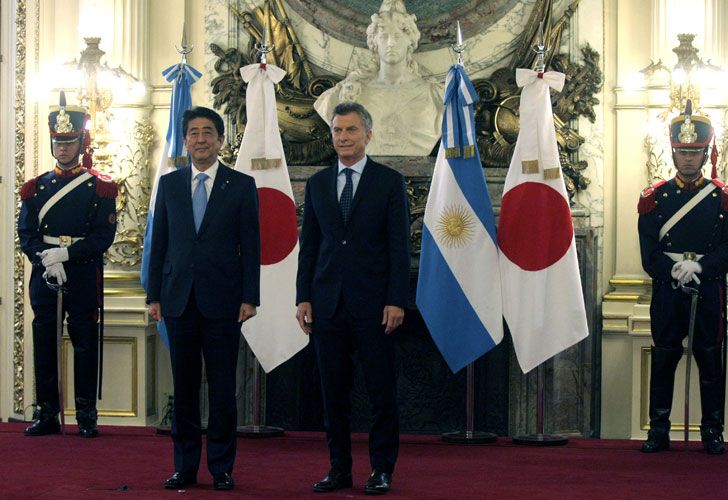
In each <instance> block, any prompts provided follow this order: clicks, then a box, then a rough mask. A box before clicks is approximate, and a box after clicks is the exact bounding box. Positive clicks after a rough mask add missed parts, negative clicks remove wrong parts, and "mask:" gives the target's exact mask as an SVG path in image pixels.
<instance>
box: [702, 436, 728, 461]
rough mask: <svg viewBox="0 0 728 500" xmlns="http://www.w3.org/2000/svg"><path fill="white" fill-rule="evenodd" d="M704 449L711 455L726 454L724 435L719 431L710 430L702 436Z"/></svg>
mask: <svg viewBox="0 0 728 500" xmlns="http://www.w3.org/2000/svg"><path fill="white" fill-rule="evenodd" d="M702 439H703V448H704V449H705V452H706V453H707V454H709V455H722V454H723V453H724V452H725V446H724V445H723V434H722V433H720V432H719V431H715V430H710V431H708V432H704V433H703V435H702Z"/></svg>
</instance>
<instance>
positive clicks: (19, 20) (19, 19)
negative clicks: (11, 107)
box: [13, 0, 38, 414]
mask: <svg viewBox="0 0 728 500" xmlns="http://www.w3.org/2000/svg"><path fill="white" fill-rule="evenodd" d="M37 11H38V9H36V12H37ZM15 16H16V21H15V23H16V24H15V36H16V40H15V42H16V45H15V179H14V180H15V185H14V189H13V195H14V198H15V219H14V220H17V219H18V216H19V213H20V186H22V185H23V183H24V182H25V120H26V114H25V81H26V77H25V64H26V59H25V55H26V48H27V41H26V29H27V23H26V4H25V0H17V4H16V10H15ZM36 26H37V24H36ZM36 45H37V44H36ZM13 234H14V252H13V260H14V273H13V279H14V292H15V296H16V297H25V255H24V254H23V252H22V250H21V249H20V241H19V239H18V233H17V228H16V229H15V230H14V232H13ZM24 307H25V301H24V300H16V301H15V309H14V313H13V330H14V335H13V413H16V414H22V413H23V410H24V407H25V382H24V376H25V370H24V368H25V311H24Z"/></svg>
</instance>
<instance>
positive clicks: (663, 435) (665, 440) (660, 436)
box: [642, 429, 670, 453]
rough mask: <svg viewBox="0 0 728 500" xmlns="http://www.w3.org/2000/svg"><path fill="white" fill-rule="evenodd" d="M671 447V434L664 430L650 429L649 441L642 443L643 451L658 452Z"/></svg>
mask: <svg viewBox="0 0 728 500" xmlns="http://www.w3.org/2000/svg"><path fill="white" fill-rule="evenodd" d="M669 449H670V434H669V433H668V432H665V431H663V430H656V429H650V430H649V431H648V432H647V441H645V442H644V443H642V452H643V453H657V452H658V451H665V450H669Z"/></svg>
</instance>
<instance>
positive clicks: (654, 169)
mask: <svg viewBox="0 0 728 500" xmlns="http://www.w3.org/2000/svg"><path fill="white" fill-rule="evenodd" d="M663 146H664V145H663V144H660V143H659V142H658V140H657V139H656V138H654V137H653V136H651V135H647V136H646V137H645V140H644V149H645V152H646V153H647V162H646V163H645V165H646V166H647V182H648V184H649V185H652V184H655V183H656V182H659V181H661V180H663V179H667V178H669V177H670V175H669V171H670V166H669V165H668V164H667V162H665V159H664V157H663V154H664V151H665V148H664V147H663Z"/></svg>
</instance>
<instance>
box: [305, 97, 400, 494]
mask: <svg viewBox="0 0 728 500" xmlns="http://www.w3.org/2000/svg"><path fill="white" fill-rule="evenodd" d="M331 135H332V139H333V143H334V148H335V149H336V152H337V153H338V156H339V159H338V162H337V165H335V166H332V167H329V168H326V169H324V170H322V171H320V172H318V173H316V174H315V175H313V176H311V178H310V179H309V180H308V183H307V184H306V205H305V209H304V213H303V227H302V229H301V250H300V254H299V260H298V276H297V283H296V285H297V297H296V302H297V304H298V310H297V312H296V317H297V318H298V322H299V324H300V325H301V328H302V329H303V331H304V332H305V333H307V334H310V335H311V338H312V339H313V345H314V349H315V351H316V359H317V361H318V367H319V371H320V373H321V387H322V393H323V403H324V412H325V416H326V435H327V440H328V445H329V453H330V461H331V470H330V471H329V473H328V474H327V475H326V477H325V478H324V479H322V480H321V481H319V482H317V483H316V484H314V486H313V489H314V491H317V492H329V491H335V490H338V489H342V488H349V487H351V486H352V478H351V466H352V459H351V436H350V420H351V394H350V393H351V388H352V381H353V370H354V369H353V356H354V353H355V352H356V354H357V356H358V358H359V361H360V362H361V366H362V368H363V371H364V377H365V382H366V387H367V391H368V393H369V399H370V401H371V404H372V410H373V411H372V414H373V417H374V421H373V424H372V428H371V431H370V434H369V456H370V462H371V466H372V474H371V476H370V477H369V479H368V480H367V482H366V485H365V486H364V490H365V492H366V493H368V494H382V493H386V492H387V491H389V488H390V484H391V481H392V473H393V471H394V464H395V462H396V460H397V453H398V450H399V417H398V412H397V394H396V376H395V369H394V346H393V342H392V340H393V339H392V337H391V335H390V334H391V333H392V332H393V331H394V330H395V329H396V328H397V327H399V326H400V325H401V324H402V321H403V319H404V307H405V305H406V304H407V299H408V295H409V293H408V290H409V217H408V210H407V195H406V191H405V187H404V179H403V177H402V175H401V174H399V173H398V172H396V171H394V170H392V169H391V168H388V167H385V166H384V165H380V164H379V163H376V162H374V161H372V160H371V159H369V158H368V157H367V156H366V153H365V150H366V145H367V143H368V142H369V141H370V139H371V137H372V119H371V115H370V114H369V112H368V111H367V110H366V109H365V108H364V107H363V106H362V105H360V104H357V103H351V102H344V103H340V104H339V105H337V106H336V107H335V108H334V111H333V116H332V121H331Z"/></svg>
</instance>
